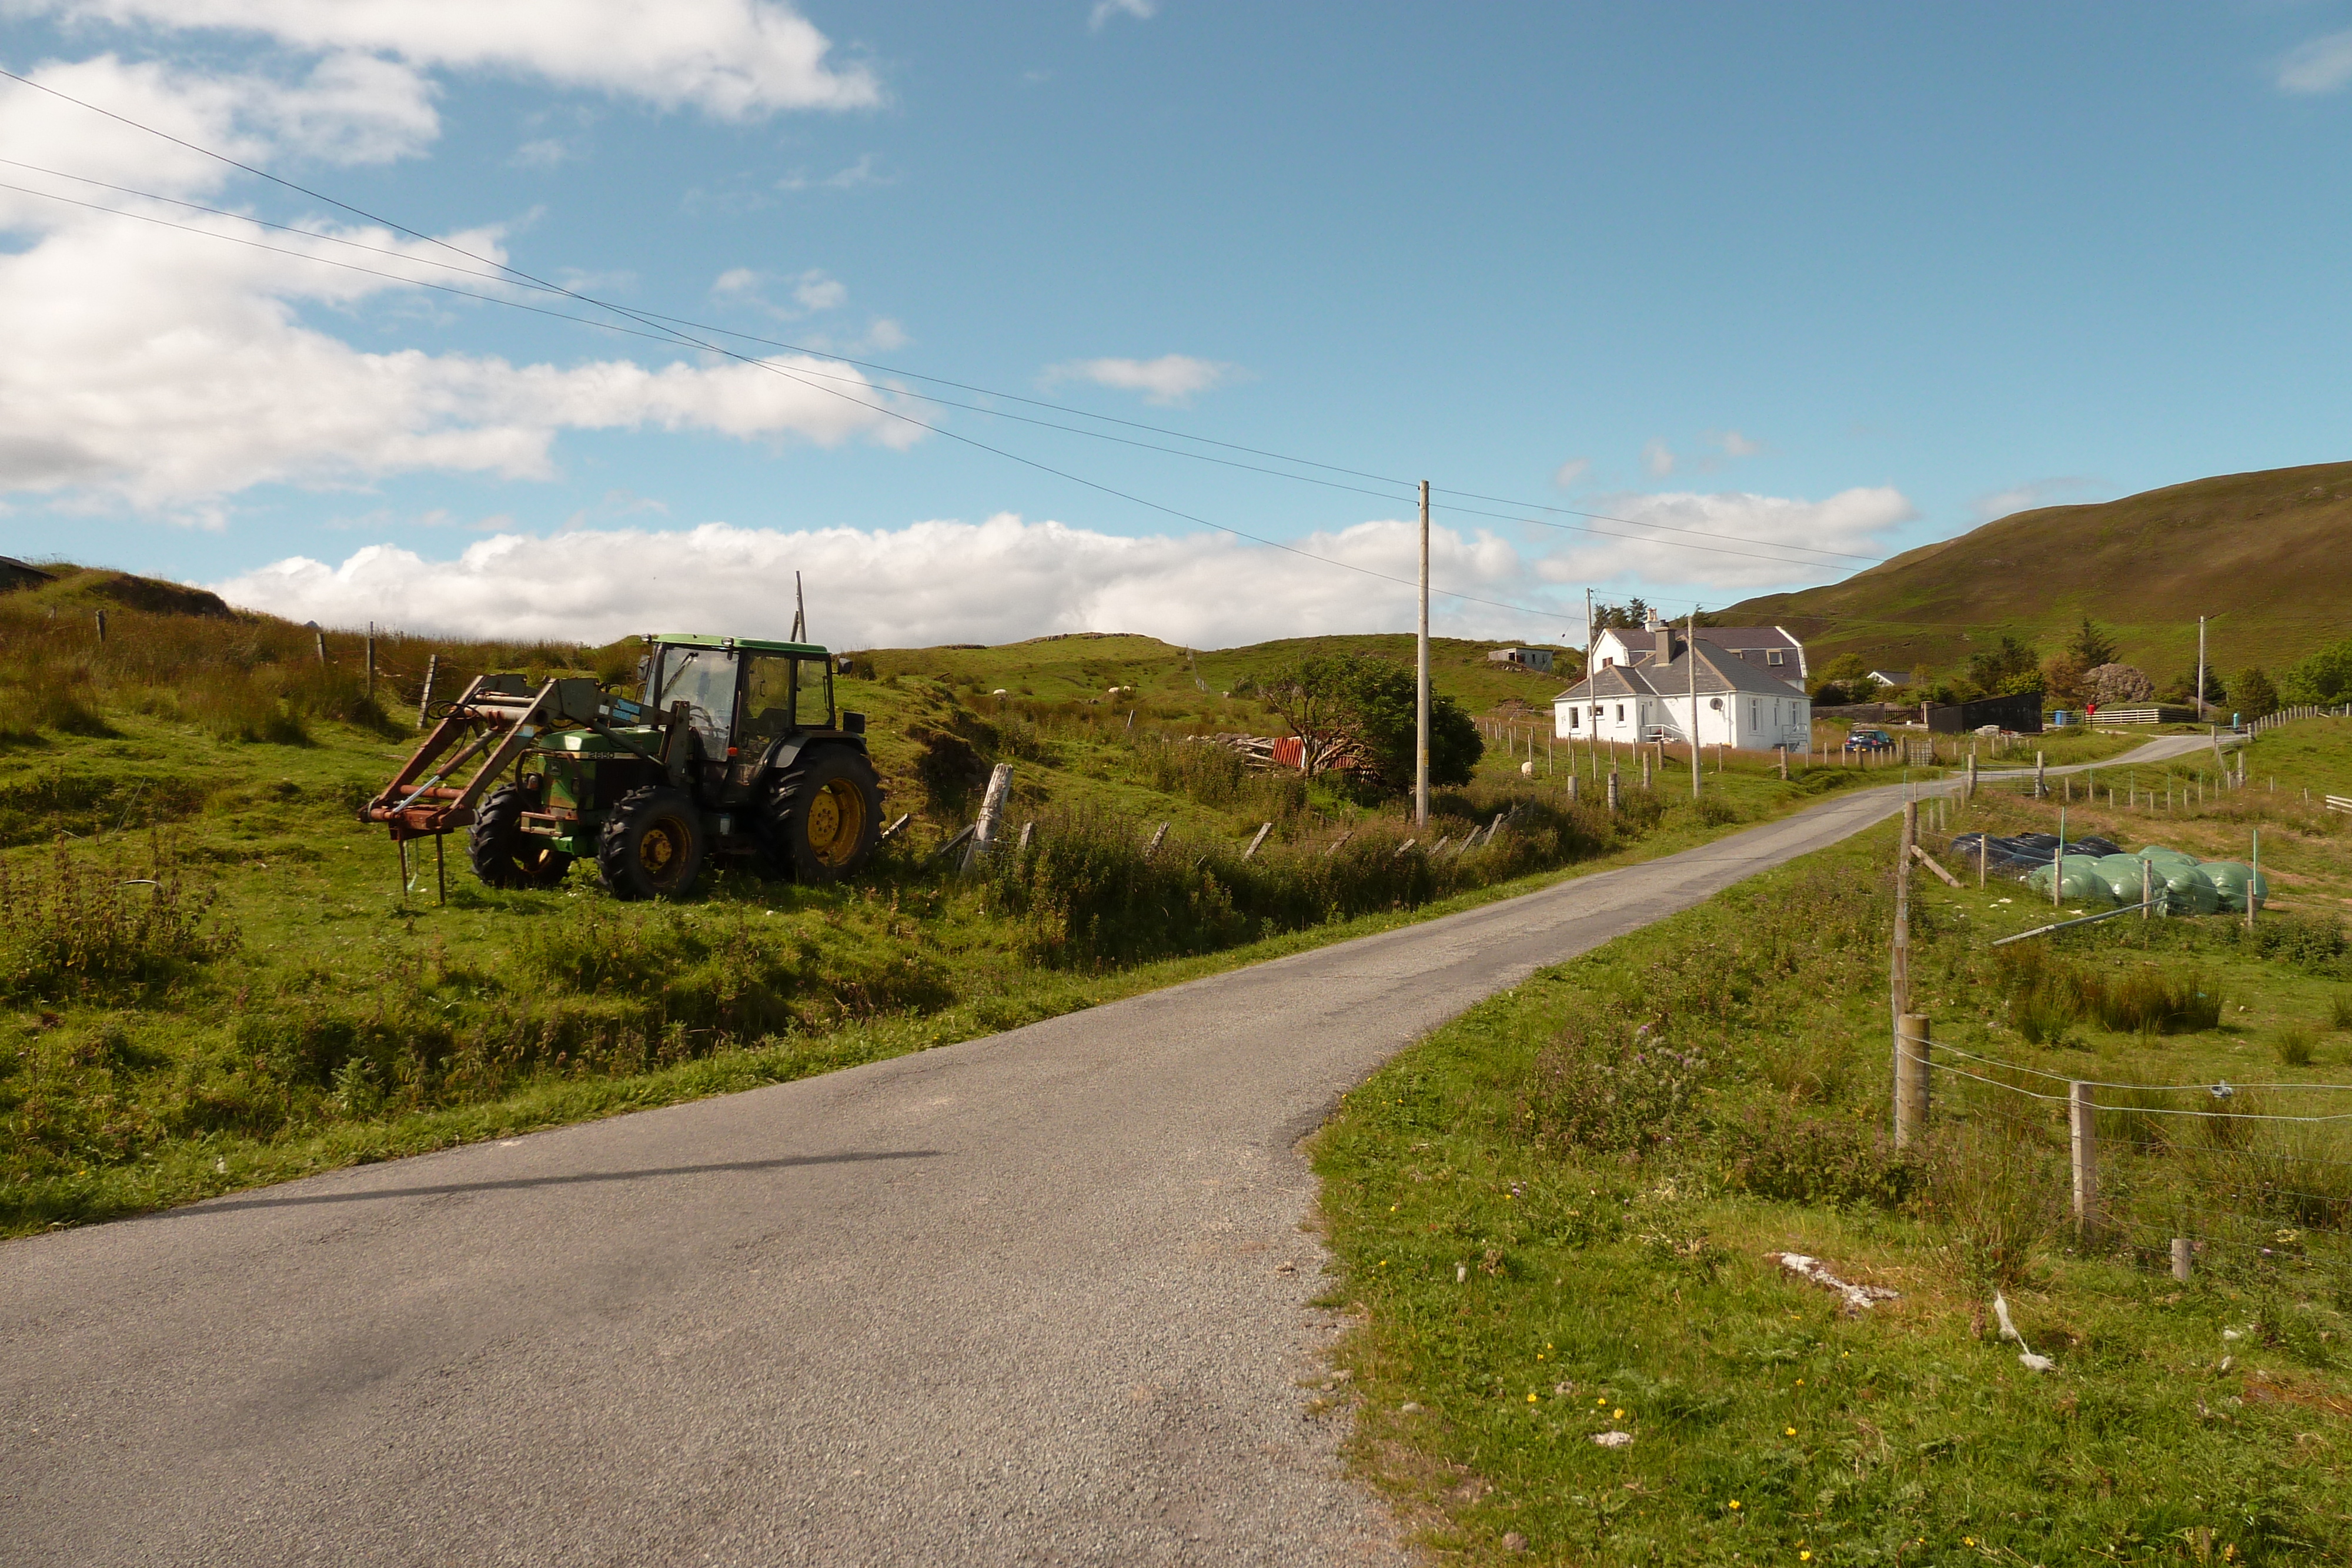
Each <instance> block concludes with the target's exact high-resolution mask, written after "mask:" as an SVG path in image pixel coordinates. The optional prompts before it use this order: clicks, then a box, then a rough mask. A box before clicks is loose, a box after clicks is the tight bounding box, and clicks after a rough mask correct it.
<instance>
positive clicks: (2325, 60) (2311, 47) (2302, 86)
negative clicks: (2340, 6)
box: [2278, 32, 2352, 93]
mask: <svg viewBox="0 0 2352 1568" xmlns="http://www.w3.org/2000/svg"><path fill="white" fill-rule="evenodd" d="M2347 81H2352V32H2342V33H2329V34H2327V35H2326V36H2325V37H2317V38H2314V39H2312V40H2310V41H2309V42H2308V43H2305V44H2301V45H2298V46H2296V47H2294V49H2292V50H2289V51H2288V53H2287V57H2286V58H2284V60H2281V61H2280V62H2279V69H2278V86H2279V90H2280V91H2281V92H2292V93H2316V92H2334V91H2335V90H2336V89H2337V88H2340V87H2342V86H2343V85H2344V84H2345V83H2346V82H2347Z"/></svg>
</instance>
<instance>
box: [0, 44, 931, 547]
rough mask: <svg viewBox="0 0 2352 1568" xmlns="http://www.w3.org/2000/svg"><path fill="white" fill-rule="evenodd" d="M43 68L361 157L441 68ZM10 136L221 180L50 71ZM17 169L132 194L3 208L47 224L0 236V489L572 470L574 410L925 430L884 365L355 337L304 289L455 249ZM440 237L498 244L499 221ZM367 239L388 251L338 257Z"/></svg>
mask: <svg viewBox="0 0 2352 1568" xmlns="http://www.w3.org/2000/svg"><path fill="white" fill-rule="evenodd" d="M377 66H383V69H377V68H376V67H377ZM35 76H36V79H37V80H41V81H45V82H49V83H54V84H56V85H57V86H58V87H59V88H60V89H62V90H65V91H68V92H72V93H74V94H75V95H76V96H77V97H86V98H89V99H91V101H94V102H102V103H106V104H108V105H110V106H120V108H121V110H122V111H123V112H125V113H128V114H131V115H132V116H135V117H136V118H138V119H140V120H144V121H146V122H148V123H150V124H153V125H157V126H159V127H160V128H162V129H163V130H166V131H171V132H172V133H173V134H174V135H178V136H182V137H184V138H186V139H187V140H189V141H195V142H199V143H202V144H205V145H209V146H215V147H219V148H221V149H222V150H223V151H224V152H228V153H229V154H230V155H232V156H236V157H240V158H243V159H245V160H247V161H248V162H254V161H260V160H263V159H266V158H267V157H268V155H269V154H270V152H272V151H274V150H275V149H276V148H277V147H278V146H279V145H280V144H281V143H284V142H289V141H296V140H299V141H301V142H302V143H303V144H304V145H305V146H306V147H308V148H309V149H310V150H311V151H312V152H314V153H318V154H322V155H324V156H327V157H331V158H334V159H337V160H340V161H341V162H373V161H377V160H380V159H382V158H383V157H386V156H391V155H394V154H395V153H398V152H402V151H404V150H409V149H412V148H414V147H415V145H416V144H418V142H419V141H421V140H423V139H426V138H429V136H430V135H431V134H432V132H433V131H434V130H435V124H434V120H433V116H432V107H431V102H430V96H429V94H428V93H427V92H426V91H425V89H424V84H422V83H421V82H420V81H419V80H418V78H415V77H414V76H412V75H409V74H407V72H406V70H405V68H404V67H400V66H397V65H385V64H384V62H372V63H371V62H365V61H360V62H353V61H342V60H329V61H327V62H324V63H322V64H321V65H320V67H319V68H316V69H315V70H313V71H311V72H310V74H309V75H307V76H305V77H302V78H297V79H294V80H290V81H279V80H276V79H273V78H257V77H237V78H220V77H203V76H190V75H186V74H183V73H178V72H175V71H173V70H171V69H169V68H164V67H162V66H156V65H148V64H139V65H127V64H124V63H123V62H121V61H120V60H117V59H115V58H114V57H110V56H101V57H97V58H95V59H91V60H87V61H82V62H79V63H75V64H68V65H52V66H47V67H43V68H40V69H39V70H38V71H37V73H35ZM0 145H6V146H8V147H9V148H10V149H11V150H12V151H15V150H18V149H22V150H23V151H22V152H18V154H17V155H18V156H20V157H21V158H22V159H23V160H24V161H25V162H46V161H48V160H51V159H54V160H55V161H56V162H57V163H58V164H59V165H62V166H66V167H70V168H72V169H75V170H76V171H78V172H87V173H89V174H90V175H91V176H93V177H95V178H100V179H119V180H121V182H122V183H127V184H136V185H139V186H141V187H142V188H144V189H148V190H152V191H155V192H158V193H163V194H169V195H180V196H186V197H190V198H194V199H205V200H209V201H213V202H215V203H216V202H217V201H218V200H219V198H220V189H221V187H222V185H223V183H224V181H225V178H226V171H225V170H224V168H223V166H222V165H220V164H219V163H217V162H213V161H211V160H208V159H200V158H198V157H196V156H195V155H194V154H193V153H186V152H181V151H179V150H176V149H173V147H171V145H170V144H169V143H163V142H159V141H155V140H154V139H153V138H152V137H148V136H144V135H142V134H140V133H138V132H136V131H131V130H130V129H129V128H128V127H124V126H121V125H119V124H118V123H117V122H114V121H111V120H101V119H99V118H97V117H94V116H91V115H89V114H88V113H87V112H86V111H84V110H79V109H76V108H74V107H72V106H71V105H68V104H63V103H60V102H58V100H57V99H50V98H47V97H44V96H40V95H36V94H32V93H26V92H12V93H9V94H5V95H0ZM19 180H20V181H21V183H26V184H27V185H33V184H38V185H41V186H44V187H46V188H48V189H52V190H54V191H56V192H57V193H60V194H67V195H70V196H72V197H74V198H76V199H78V200H80V201H84V202H98V203H100V204H103V205H105V206H109V207H111V208H113V209H115V210H114V211H93V210H90V209H89V208H87V207H76V206H71V205H66V204H59V203H56V202H51V201H47V200H44V199H43V198H41V197H38V196H32V195H23V194H17V193H5V196H4V197H0V225H5V226H6V227H8V228H10V229H13V230H15V231H16V232H18V233H20V234H29V235H32V236H33V237H32V240H31V243H30V244H28V245H26V246H25V247H24V248H22V249H18V250H16V251H13V252H9V253H5V254H0V341H5V342H6V343H7V344H8V351H7V353H6V354H5V355H0V431H5V433H6V434H5V440H0V492H6V491H19V492H23V491H31V492H38V493H47V494H52V495H60V494H61V495H63V496H64V497H65V498H66V499H67V500H68V501H69V502H72V503H75V504H98V505H106V504H121V503H128V504H130V505H132V506H135V507H142V508H147V509H150V510H153V511H157V512H161V513H163V514H165V515H172V516H177V517H181V518H183V519H184V520H194V521H200V522H209V521H214V520H216V519H217V517H219V515H220V504H221V498H222V497H226V496H229V495H231V494H233V493H234V492H236V491H238V490H241V489H244V488H247V487H248V486H254V485H258V484H264V483H269V482H283V481H290V482H295V483H301V484H311V485H332V484H342V483H350V482H354V481H365V480H370V479H374V478H378V477H381V476H386V475H392V474H397V473H402V472H409V471H415V470H420V469H437V470H445V471H454V472H461V473H481V474H495V475H499V476H511V477H538V476H546V475H549V474H551V473H552V472H553V471H554V460H553V456H552V453H551V445H552V443H553V441H554V439H555V437H556V435H557V434H558V433H559V432H562V431H563V430H568V429H570V430H585V429H627V428H646V427H651V428H660V429H668V430H683V429H697V430H709V431H716V432H719V433H721V434H729V435H734V436H738V437H742V438H746V439H752V438H759V439H781V438H785V437H797V438H801V439H805V440H809V441H813V442H816V443H819V444H837V443H840V442H842V441H845V440H850V439H853V438H857V437H866V438H870V439H874V440H878V441H882V442H885V443H888V444H904V443H905V442H906V441H907V439H908V437H909V436H910V435H912V434H915V432H914V429H913V427H912V426H909V425H907V424H905V423H903V422H900V421H896V420H893V419H891V418H890V417H889V416H888V415H887V414H886V413H881V412H879V411H878V409H877V408H876V407H874V406H870V405H872V404H877V403H881V402H884V401H885V399H886V397H887V394H886V393H885V392H883V391H882V389H879V388H877V387H873V386H872V385H871V384H870V383H866V384H865V385H863V386H859V385H845V384H844V383H842V382H839V381H838V380H835V381H828V382H815V383H808V382H796V381H793V380H791V379H788V377H786V376H783V375H779V374H774V373H772V372H770V371H765V370H762V369H761V368H759V367H757V366H752V365H745V364H740V363H738V364H721V365H715V366H703V365H695V364H686V363H673V364H667V365H656V366H646V365H641V364H637V363H634V362H631V361H593V362H589V363H583V364H578V365H573V366H569V367H557V366H552V365H517V364H511V363H509V362H508V361H505V360H503V359H499V358H498V357H496V356H485V355H467V354H440V355H433V354H426V353H424V352H421V351H418V350H397V351H392V352H362V351H360V350H357V349H354V348H353V347H352V346H351V345H350V344H348V343H346V342H344V341H342V340H340V339H338V338H335V337H333V336H331V334H329V333H326V332H324V331H321V330H319V329H317V328H315V327H313V326H311V325H309V324H306V323H305V322H304V321H303V320H302V319H301V317H300V311H301V308H304V307H306V306H320V305H323V306H328V307H331V308H337V309H341V310H352V309H355V308H361V307H362V306H365V305H367V304H370V303H396V302H397V301H399V300H400V299H402V298H404V297H412V298H413V297H414V295H415V290H414V288H413V287H412V286H411V285H409V284H406V283H404V282H402V281H400V280H399V279H398V277H384V276H380V275H379V274H381V273H387V272H388V273H394V274H403V275H406V276H411V277H416V278H420V279H425V278H439V277H446V273H445V272H443V271H442V270H441V265H442V264H445V263H446V262H447V261H448V260H450V259H451V258H450V257H449V256H448V255H447V254H446V252H443V251H440V250H438V249H437V248H436V247H434V246H427V245H425V243H423V242H419V241H414V240H410V239H407V238H406V237H404V236H402V235H394V234H393V233H390V232H388V231H385V230H383V229H378V228H374V227H372V226H366V225H362V226H356V227H354V226H350V225H340V224H337V223H334V222H333V221H331V220H330V219H326V218H321V217H317V216H313V217H310V218H309V219H308V220H307V221H303V222H302V223H301V224H300V226H302V227H306V228H312V229H316V230H319V231H320V232H322V233H325V234H330V235H338V236H341V237H342V238H345V239H349V240H352V241H355V242H357V243H359V244H362V245H365V246H373V247H376V248H377V249H379V250H381V251H385V252H389V253H391V254H390V255H389V256H382V255H366V254H363V253H360V252H355V251H353V250H352V249H350V248H348V247H345V246H338V245H336V244H335V243H333V242H332V241H331V240H328V239H320V238H313V237H308V236H305V235H288V234H283V233H279V232H276V231H272V230H266V229H263V228H260V227H259V226H257V225H253V224H250V223H247V222H246V221H245V220H244V219H242V218H238V217H228V216H199V215H192V214H189V213H188V212H187V211H186V210H184V209H183V208H178V207H174V206H171V205H169V204H163V203H158V202H150V201H146V200H143V199H141V198H135V197H128V196H122V195H120V194H116V193H105V192H102V191H96V190H94V189H93V188H92V187H90V186H88V185H81V184H76V183H71V182H65V181H53V180H48V179H45V178H43V177H39V176H29V177H28V176H22V175H20V176H19ZM142 218H156V219H163V220H167V221H169V222H171V223H173V224H182V225H189V226H190V227H192V228H193V229H194V230H195V231H198V232H194V233H191V232H186V231H185V230H183V229H174V228H168V227H163V226H159V225H155V224H151V223H146V222H142V221H139V220H141V219H142ZM446 237H447V238H448V239H449V241H450V242H451V243H452V244H454V245H456V246H459V247H461V248H463V249H465V250H467V251H470V252H472V253H474V254H475V255H477V256H486V257H489V258H491V259H494V260H502V259H503V258H504V255H505V253H504V250H503V241H502V238H501V236H500V235H499V233H498V232H497V231H496V230H482V231H476V232H472V233H466V234H457V235H448V236H446ZM225 242H241V243H225ZM263 246H268V247H270V248H261V247H263ZM352 261H357V262H359V263H360V264H361V265H362V266H365V267H372V268H375V269H376V271H375V272H360V271H352V270H349V269H346V268H339V267H333V266H327V265H320V263H322V262H352ZM799 281H800V286H801V287H804V288H808V289H811V290H813V291H814V296H815V297H819V298H822V297H824V296H825V295H826V293H827V292H828V287H827V286H828V285H829V283H830V280H821V281H820V280H818V279H817V278H812V277H803V279H801V280H799ZM466 282H467V287H474V288H477V289H479V288H483V287H486V286H485V285H483V284H482V283H480V282H479V281H478V280H475V279H467V280H466ZM487 287H490V288H493V289H495V288H496V287H497V286H496V285H488V286H487ZM831 287H838V286H837V285H835V286H831ZM778 363H779V364H780V365H782V366H783V367H784V368H786V369H788V370H789V369H793V368H797V367H799V366H801V365H804V364H811V365H813V363H814V362H813V361H791V360H786V361H778ZM824 368H825V371H826V373H827V375H829V376H833V377H836V378H837V377H839V376H841V375H842V374H843V373H844V372H843V371H842V370H841V368H840V367H838V366H833V365H827V366H826V367H824ZM824 388H833V389H835V391H841V392H853V393H855V394H856V396H857V397H858V398H859V399H861V400H863V401H862V402H852V401H848V400H845V399H844V398H842V397H840V396H836V395H835V392H829V391H825V390H821V389H824Z"/></svg>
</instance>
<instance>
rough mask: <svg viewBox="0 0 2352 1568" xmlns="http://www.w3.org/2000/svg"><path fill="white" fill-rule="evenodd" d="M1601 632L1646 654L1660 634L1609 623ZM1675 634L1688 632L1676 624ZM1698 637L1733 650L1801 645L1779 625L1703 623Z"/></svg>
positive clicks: (1636, 651) (1655, 644)
mask: <svg viewBox="0 0 2352 1568" xmlns="http://www.w3.org/2000/svg"><path fill="white" fill-rule="evenodd" d="M1602 631H1603V632H1605V633H1606V634H1608V635H1610V636H1613V637H1615V638H1616V639H1617V640H1618V641H1619V642H1620V643H1623V644H1625V650H1626V652H1628V653H1655V652H1656V651H1657V646H1658V634H1657V633H1656V632H1651V631H1645V630H1643V628H1641V627H1639V626H1609V627H1604V628H1602ZM1687 635H1688V633H1686V632H1684V631H1683V629H1682V628H1681V627H1679V626H1677V627H1675V636H1676V637H1684V636H1687ZM1698 640H1699V641H1700V642H1702V643H1716V644H1717V645H1718V646H1721V647H1725V648H1730V649H1734V650H1738V649H1744V648H1795V647H1798V646H1800V645H1801V644H1800V643H1798V642H1797V640H1796V639H1795V638H1794V637H1791V636H1790V635H1789V634H1788V633H1787V632H1783V631H1781V630H1780V628H1779V627H1778V626H1702V627H1700V628H1699V629H1698Z"/></svg>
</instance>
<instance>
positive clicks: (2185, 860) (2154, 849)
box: [2139, 844, 2198, 865]
mask: <svg viewBox="0 0 2352 1568" xmlns="http://www.w3.org/2000/svg"><path fill="white" fill-rule="evenodd" d="M2139 858H2140V859H2142V860H2145V861H2154V862H2156V863H2157V864H2158V865H2195V864H2197V863H2198V862H2197V857H2196V856H2195V855H2192V854H2183V853H2182V852H2180V851H2179V850H2168V849H2166V848H2165V847H2164V846H2163V845H2162V844H2150V845H2148V846H2147V848H2145V849H2143V850H2141V851H2140V852H2139Z"/></svg>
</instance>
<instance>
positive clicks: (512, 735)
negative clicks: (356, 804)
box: [360, 675, 598, 843]
mask: <svg viewBox="0 0 2352 1568" xmlns="http://www.w3.org/2000/svg"><path fill="white" fill-rule="evenodd" d="M597 700H598V699H597V692H596V683H595V682H593V681H588V680H558V681H550V682H548V683H547V685H543V686H541V688H540V689H539V691H538V692H537V693H536V694H533V693H531V692H530V691H529V690H528V689H527V688H526V687H525V686H524V685H523V683H522V681H521V680H520V679H519V678H518V677H516V676H513V675H482V676H480V677H478V678H477V679H476V680H475V682H474V684H473V685H470V686H467V688H466V694H465V695H463V696H461V697H459V698H458V699H457V701H456V702H454V703H452V704H451V705H450V706H449V708H448V711H447V712H446V713H445V714H444V715H443V716H442V717H441V722H440V723H438V724H436V725H435V726H434V727H433V730H432V732H431V733H430V734H428V735H427V736H425V738H424V739H423V740H421V741H419V742H418V743H417V746H416V749H415V752H413V753H411V754H410V756H409V758H408V761H407V762H406V763H405V764H404V765H403V767H402V768H401V769H400V771H399V773H398V774H396V775H395V776H394V779H393V780H392V783H391V784H390V785H389V786H387V787H386V788H385V789H384V790H383V793H382V794H380V795H378V796H377V797H376V798H375V799H374V800H371V801H369V802H368V803H367V805H366V806H365V807H364V808H362V810H361V811H360V820H361V821H367V822H383V823H384V824H386V825H387V826H389V827H390V828H391V829H392V837H393V841H394V842H395V843H398V842H401V841H404V840H408V839H422V838H428V837H432V836H434V835H436V834H441V833H446V832H449V831H453V830H455V829H458V828H463V827H467V826H470V825H471V824H472V822H473V821H474V808H475V806H476V805H477V804H478V802H479V801H480V800H481V798H482V796H483V795H484V793H486V792H487V791H488V789H489V787H490V784H491V782H492V781H493V780H494V779H497V778H498V776H499V774H500V773H501V772H503V771H505V770H506V768H507V767H508V766H509V764H511V763H512V762H513V761H514V759H515V758H518V757H520V756H521V755H522V753H523V751H524V750H525V749H527V748H528V747H530V743H531V740H532V737H535V736H537V735H538V734H539V733H540V731H541V730H542V729H545V728H547V727H549V726H550V725H551V724H555V723H558V722H564V721H569V722H573V723H579V722H591V723H593V721H594V719H595V716H596V704H597ZM445 758H446V760H445ZM468 768H470V769H471V771H470V772H468V771H467V769H468ZM461 776H462V777H461Z"/></svg>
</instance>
